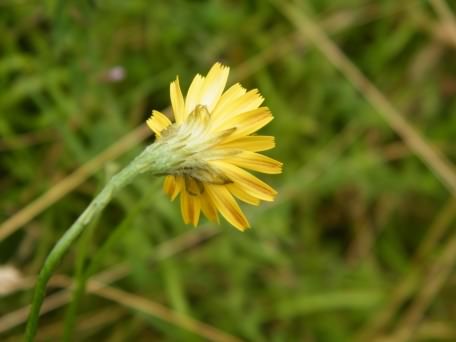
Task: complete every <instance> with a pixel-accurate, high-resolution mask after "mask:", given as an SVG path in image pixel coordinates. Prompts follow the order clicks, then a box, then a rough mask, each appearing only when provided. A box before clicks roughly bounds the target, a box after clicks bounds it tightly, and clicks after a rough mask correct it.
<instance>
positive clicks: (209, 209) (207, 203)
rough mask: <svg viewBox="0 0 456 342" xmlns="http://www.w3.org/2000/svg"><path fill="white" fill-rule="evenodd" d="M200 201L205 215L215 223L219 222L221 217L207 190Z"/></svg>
mask: <svg viewBox="0 0 456 342" xmlns="http://www.w3.org/2000/svg"><path fill="white" fill-rule="evenodd" d="M200 201H201V211H202V212H203V213H204V215H205V216H206V217H207V218H208V219H209V220H210V221H211V222H214V223H219V218H218V215H217V209H216V208H215V205H214V203H212V200H211V198H210V197H209V195H208V194H207V191H206V189H205V191H204V192H203V193H202V194H201V195H200Z"/></svg>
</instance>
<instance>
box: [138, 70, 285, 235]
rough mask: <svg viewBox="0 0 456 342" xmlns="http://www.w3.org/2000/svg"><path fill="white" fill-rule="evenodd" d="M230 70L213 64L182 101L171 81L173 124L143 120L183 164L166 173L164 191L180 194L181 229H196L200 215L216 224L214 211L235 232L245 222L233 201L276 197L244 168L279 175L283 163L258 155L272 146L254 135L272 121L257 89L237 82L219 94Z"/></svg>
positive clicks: (158, 116) (160, 118) (158, 117)
mask: <svg viewBox="0 0 456 342" xmlns="http://www.w3.org/2000/svg"><path fill="white" fill-rule="evenodd" d="M228 73H229V68H228V67H226V66H223V65H222V64H220V63H216V64H214V66H212V68H211V69H210V70H209V73H208V74H207V76H206V77H204V76H201V75H199V74H197V75H196V76H195V78H194V79H193V81H192V83H191V85H190V88H189V89H188V92H187V96H186V97H185V99H184V97H183V95H182V92H181V90H180V86H179V79H178V78H176V80H175V81H174V82H172V83H171V85H170V95H171V104H172V108H173V113H174V119H175V122H174V123H172V122H171V121H170V120H169V119H168V117H167V116H166V115H164V114H162V113H160V112H158V111H153V113H152V116H151V117H150V118H149V119H148V120H147V124H148V126H149V127H150V128H151V129H152V131H154V133H155V134H156V139H157V140H156V143H162V144H167V145H169V146H172V147H173V149H171V150H172V151H175V152H173V153H179V154H182V162H181V163H180V164H179V165H177V166H176V167H174V168H173V169H172V170H169V171H168V172H167V176H166V178H165V182H164V190H165V192H166V193H167V194H168V195H169V196H170V198H171V199H172V200H174V199H175V198H176V197H177V196H178V195H179V194H180V195H181V196H180V201H181V211H182V216H183V219H184V222H185V223H186V224H189V223H191V224H193V225H195V226H196V225H197V224H198V221H199V216H200V212H201V211H202V212H203V213H204V214H205V216H206V217H207V218H208V219H209V220H211V221H213V222H219V220H218V212H220V213H221V214H222V216H223V217H225V219H226V220H227V221H228V222H229V223H231V224H232V225H233V226H235V227H236V228H238V229H240V230H245V229H246V228H249V227H250V225H249V222H248V221H247V218H246V217H245V215H244V214H243V212H242V210H241V209H240V207H239V205H238V203H237V201H236V199H235V198H237V199H239V200H241V201H243V202H246V203H249V204H253V205H258V204H259V203H260V201H262V200H263V201H273V200H274V197H275V195H276V194H277V192H276V191H275V190H274V189H272V188H271V187H270V186H269V185H267V184H266V183H264V182H262V181H261V180H259V179H258V178H256V177H255V176H253V175H252V174H251V173H249V172H247V171H245V170H244V169H249V170H252V171H258V172H262V173H268V174H277V173H281V172H282V163H280V162H278V161H276V160H274V159H271V158H269V157H266V156H264V155H262V154H259V153H257V152H260V151H265V150H269V149H271V148H273V147H274V146H275V143H274V137H272V136H261V135H253V133H255V132H256V131H258V130H259V129H260V128H262V127H263V126H265V125H266V124H267V123H269V122H270V121H271V120H272V118H273V117H272V114H271V112H270V111H269V109H268V107H260V105H261V104H262V102H263V97H262V96H261V95H260V94H259V92H258V90H257V89H254V90H250V91H246V89H244V88H243V87H242V86H241V85H240V84H239V83H236V84H235V85H233V86H231V87H230V88H229V89H228V90H226V91H225V92H223V90H224V89H225V85H226V82H227V79H228Z"/></svg>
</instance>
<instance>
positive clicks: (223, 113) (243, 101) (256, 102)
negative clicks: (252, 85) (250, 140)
mask: <svg viewBox="0 0 456 342" xmlns="http://www.w3.org/2000/svg"><path fill="white" fill-rule="evenodd" d="M263 100H264V99H263V97H262V96H261V95H260V93H259V92H258V90H257V89H253V90H250V91H249V92H247V93H245V94H244V95H242V96H240V97H238V98H237V99H235V100H233V101H227V102H226V103H225V104H224V105H217V106H216V107H215V109H214V111H213V112H212V117H213V120H214V125H217V124H218V123H219V122H223V121H226V120H228V119H230V118H231V117H234V116H236V115H238V114H241V113H244V112H248V111H251V110H254V109H256V108H258V107H259V106H260V105H261V103H262V102H263Z"/></svg>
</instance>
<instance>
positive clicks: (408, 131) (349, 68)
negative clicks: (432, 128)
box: [272, 0, 456, 197]
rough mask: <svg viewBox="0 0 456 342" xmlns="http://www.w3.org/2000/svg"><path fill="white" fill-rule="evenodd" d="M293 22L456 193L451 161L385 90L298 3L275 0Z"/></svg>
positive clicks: (455, 175)
mask: <svg viewBox="0 0 456 342" xmlns="http://www.w3.org/2000/svg"><path fill="white" fill-rule="evenodd" d="M272 2H273V3H275V4H276V5H277V7H278V8H279V9H280V10H281V11H282V13H283V14H284V15H285V16H286V17H287V18H288V19H289V20H290V22H291V23H292V24H293V25H294V26H295V27H296V29H298V30H299V31H300V32H301V33H302V34H303V35H304V36H306V37H307V38H308V39H309V40H310V41H311V42H312V43H313V44H314V45H315V46H316V47H317V48H318V49H319V50H320V51H321V53H322V54H323V55H324V56H325V57H326V58H327V59H328V61H330V62H331V63H332V64H333V65H334V66H335V67H336V68H337V69H338V70H339V71H340V72H341V73H342V74H343V75H344V76H345V77H346V78H347V79H348V80H349V81H350V82H351V83H352V84H353V86H354V87H355V88H356V89H357V90H358V91H359V92H360V93H361V94H362V95H363V96H364V97H365V99H366V100H367V101H368V102H369V103H370V104H371V106H372V107H373V108H374V109H375V110H376V111H377V112H378V113H379V114H380V115H381V116H382V117H383V118H384V119H385V120H386V122H387V123H388V124H389V126H390V127H391V128H392V129H393V130H394V131H395V132H396V133H397V134H398V135H399V136H400V137H401V138H402V139H403V140H404V142H405V143H406V144H407V146H408V147H409V148H410V150H412V151H413V152H414V153H415V154H416V155H417V156H418V157H419V158H420V159H421V160H422V161H423V162H424V163H425V164H426V165H427V166H428V167H429V169H430V170H431V171H432V172H433V174H434V175H435V176H436V177H437V178H438V179H440V181H441V182H442V183H443V184H444V185H445V186H446V188H447V189H448V191H449V192H450V193H451V194H452V195H453V196H455V197H456V174H455V172H454V169H453V165H451V163H450V161H449V160H448V159H447V158H446V157H445V156H444V155H442V154H441V153H439V152H438V151H437V150H435V149H434V148H433V147H432V146H431V144H429V143H428V142H427V141H426V140H425V139H424V138H423V137H422V136H421V135H420V133H419V132H418V131H417V130H416V129H415V128H414V127H413V126H412V125H411V124H410V123H409V122H408V121H407V120H406V119H405V118H404V117H403V116H402V115H401V113H400V112H399V111H398V110H397V109H396V107H394V106H393V105H392V104H391V102H390V101H389V100H388V99H387V98H386V97H385V96H384V95H383V94H382V92H381V91H380V90H379V89H378V88H377V87H376V86H375V85H374V84H373V83H372V82H371V81H370V80H369V79H368V78H367V77H366V76H364V74H363V73H362V72H361V71H360V70H359V69H358V68H357V67H356V65H355V64H353V63H352V62H351V60H350V59H349V58H348V57H347V56H346V55H345V54H344V53H343V52H342V51H341V50H340V49H339V47H338V46H337V45H336V44H335V43H334V42H333V41H332V40H331V39H330V38H329V37H328V35H327V34H326V33H325V32H324V31H323V30H322V29H321V28H320V26H319V25H318V24H316V23H315V22H314V21H313V20H312V19H310V17H308V16H307V15H306V14H305V13H303V11H302V10H301V9H299V8H298V7H297V6H294V5H292V4H289V3H287V2H285V1H279V0H272Z"/></svg>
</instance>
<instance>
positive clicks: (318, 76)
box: [0, 0, 456, 341]
mask: <svg viewBox="0 0 456 342" xmlns="http://www.w3.org/2000/svg"><path fill="white" fill-rule="evenodd" d="M447 3H449V4H450V5H452V4H451V3H452V1H447ZM277 4H279V5H277ZM453 5H454V3H453ZM297 9H299V10H300V11H302V12H303V13H306V15H310V16H311V17H313V18H314V19H315V20H316V21H317V22H318V23H319V25H320V26H321V27H322V28H323V29H325V30H326V31H327V32H328V34H329V35H330V37H332V39H334V41H335V42H336V43H337V44H338V46H339V47H340V48H341V49H342V50H343V51H344V52H345V53H346V54H347V56H348V57H349V58H350V59H351V60H352V62H353V63H354V64H355V65H357V67H359V69H360V70H362V71H363V72H364V73H365V74H366V75H367V76H368V77H369V79H370V80H371V81H372V82H373V83H374V84H376V85H377V86H378V87H379V88H380V89H381V90H382V92H383V93H384V94H385V95H386V97H387V98H388V99H389V100H390V101H391V102H392V103H393V104H394V105H395V106H397V108H399V109H400V111H401V113H402V115H403V116H404V117H405V118H406V119H407V120H409V121H410V122H411V123H412V124H413V125H414V127H416V128H417V129H418V130H419V131H420V133H421V134H422V135H423V136H424V137H425V139H426V141H427V142H428V143H429V144H431V145H433V146H435V147H436V148H438V149H439V150H440V151H441V152H442V153H443V154H445V155H446V156H447V157H448V158H449V159H450V160H452V161H453V162H454V161H455V159H456V145H455V137H456V101H455V99H456V96H455V94H456V74H455V72H456V59H455V58H454V53H455V45H454V43H452V40H451V36H450V33H449V32H450V31H446V30H445V29H444V27H443V26H442V20H441V18H440V17H439V16H438V15H436V13H435V11H434V10H433V8H432V7H431V6H430V5H429V4H428V3H427V2H426V1H419V0H412V1H396V0H385V1H364V0H349V1H342V0H332V1H329V0H325V1H320V0H309V1H304V0H301V1H297ZM454 9H455V8H454V7H453V11H454ZM215 61H221V62H224V63H226V64H227V65H229V66H231V68H232V74H231V78H230V83H233V82H236V81H241V82H242V83H243V84H245V85H246V86H248V87H256V88H259V89H260V90H261V92H262V94H263V95H264V97H265V98H266V105H268V106H269V107H270V108H271V110H272V112H273V113H274V115H275V120H274V121H273V122H272V123H271V124H270V125H269V126H268V127H267V128H266V129H265V130H264V131H263V132H264V133H267V134H272V135H275V136H276V137H277V148H276V149H275V150H273V151H272V152H271V153H269V155H271V156H272V157H274V158H276V159H278V160H281V161H283V162H284V173H283V175H280V176H278V177H271V178H270V179H269V178H268V179H267V181H268V183H270V184H273V185H274V186H275V187H276V188H277V189H279V193H280V195H279V197H278V199H277V201H276V202H274V203H271V204H267V205H264V206H261V207H258V208H256V207H253V208H248V209H247V208H245V209H246V213H247V216H248V217H249V219H250V221H251V222H252V226H253V229H251V230H250V231H248V232H246V233H239V232H238V231H235V230H234V229H232V228H230V227H228V225H225V224H223V225H222V226H221V227H209V229H212V228H214V229H216V232H217V234H215V235H213V236H212V235H211V236H212V237H211V238H210V239H208V241H206V242H205V243H201V244H195V245H193V246H192V247H191V248H188V249H185V250H183V251H180V252H179V253H177V254H175V255H172V256H168V257H164V258H161V260H160V261H159V262H157V263H150V262H149V260H150V258H151V257H153V256H154V255H155V253H156V251H157V250H159V248H160V246H162V244H166V243H168V242H169V241H170V240H172V239H174V238H176V237H179V236H181V235H183V234H192V235H190V236H193V235H194V236H198V234H201V233H200V231H201V232H205V230H204V229H207V227H206V228H196V229H194V228H192V227H187V226H185V225H184V224H183V223H182V221H181V217H180V212H179V210H180V209H179V205H178V203H170V202H169V201H168V199H167V198H166V197H165V195H164V194H163V193H162V191H161V188H160V187H161V185H160V184H161V180H158V179H154V178H152V177H148V176H147V175H145V176H143V177H142V178H140V179H137V180H136V181H135V182H134V184H132V185H131V186H130V187H128V188H127V189H126V190H124V191H122V193H121V194H120V195H119V196H118V197H117V198H116V200H115V201H114V202H113V203H112V204H111V205H110V206H109V207H108V208H107V210H106V211H105V213H104V214H103V216H102V217H101V218H100V219H99V220H98V222H97V224H96V226H94V227H92V228H91V230H90V232H88V233H86V234H85V235H84V236H83V238H82V240H81V241H82V242H81V243H79V244H77V245H75V246H74V248H73V249H72V251H71V252H70V253H69V255H68V256H67V257H66V258H65V260H64V262H63V263H62V265H61V266H60V267H59V269H58V273H59V274H66V275H68V276H71V277H73V276H74V275H75V274H76V273H77V272H76V270H77V269H78V267H79V266H80V264H81V260H79V261H78V257H77V256H78V255H81V253H83V252H82V251H83V250H84V249H87V258H86V259H87V260H83V261H82V264H83V265H86V264H87V265H88V264H89V263H90V262H91V260H92V258H93V257H94V256H95V255H98V254H97V253H99V251H100V248H101V246H102V245H103V244H104V243H105V242H106V241H107V239H108V237H110V236H111V234H112V233H113V232H114V231H115V232H116V233H115V234H116V235H115V237H114V238H113V239H112V240H111V242H110V245H109V247H108V248H106V250H105V251H104V252H103V253H102V254H99V255H100V256H99V257H97V258H98V259H97V260H98V261H97V263H96V268H95V273H99V272H102V271H103V270H105V269H107V268H110V267H113V266H115V265H118V264H120V263H126V265H127V266H128V269H129V272H128V274H127V275H126V276H125V277H124V278H123V279H122V280H121V281H119V282H116V283H114V284H113V286H115V287H118V288H120V289H123V290H125V291H127V292H131V293H134V294H136V295H138V296H140V297H142V298H143V299H144V300H152V301H155V302H159V303H162V304H164V305H165V306H167V307H169V308H171V309H172V310H174V311H176V312H178V313H181V314H184V315H187V316H190V317H193V318H195V319H198V320H200V321H203V322H205V323H207V324H209V325H212V326H214V327H217V328H218V329H220V330H222V331H225V332H228V333H230V334H232V335H234V336H237V337H239V338H241V339H245V340H251V341H297V340H300V341H343V340H347V341H352V340H354V339H355V337H359V336H366V335H363V333H364V332H365V331H366V329H367V330H371V329H370V328H369V327H371V326H372V324H373V322H375V321H376V320H378V317H379V313H381V312H387V317H389V318H390V321H389V323H388V324H384V326H383V328H384V329H383V331H375V330H372V332H373V333H374V335H376V336H379V335H381V334H382V333H384V334H386V335H388V334H391V333H393V332H394V331H396V330H395V329H399V328H400V327H401V326H402V325H403V324H405V326H406V323H404V320H402V318H403V317H406V315H407V314H408V313H409V311H407V310H409V309H410V308H411V310H413V305H414V303H415V302H416V301H417V300H419V293H420V292H419V291H420V290H421V289H422V288H427V287H428V286H430V284H429V282H430V280H432V279H433V278H432V277H429V272H430V270H431V269H432V265H433V263H434V262H435V261H436V260H438V258H439V256H440V255H441V253H442V251H443V250H444V248H445V246H446V242H447V241H448V240H450V238H451V237H452V236H453V235H454V234H455V233H454V219H453V216H454V214H455V213H456V212H455V208H454V206H453V207H450V209H447V210H446V211H445V212H444V213H445V215H446V217H445V218H446V219H447V222H445V221H444V220H445V218H444V219H443V220H441V219H440V221H438V220H439V217H441V213H442V210H443V209H444V208H448V205H449V204H448V203H449V202H450V201H451V195H450V194H449V192H448V191H447V189H446V188H445V187H444V186H443V185H442V184H441V183H440V182H439V180H438V179H437V178H436V177H435V176H434V175H433V173H432V171H431V170H430V169H429V168H427V167H426V166H425V165H424V164H423V163H422V162H421V161H420V160H419V159H418V158H417V157H416V156H415V155H414V154H412V153H411V152H410V150H409V149H408V147H407V145H406V144H405V143H404V142H403V141H402V140H401V139H400V138H398V136H397V135H396V134H395V133H394V132H393V131H392V129H391V127H389V126H388V125H387V124H386V123H385V122H384V121H383V120H382V119H381V117H380V116H379V115H378V113H377V112H376V111H375V110H374V109H373V108H372V107H371V106H370V105H369V104H368V102H367V101H366V99H365V97H364V95H363V94H362V93H359V92H357V91H356V90H354V88H353V87H352V86H351V85H350V83H349V82H348V81H347V80H346V79H345V78H344V77H343V76H342V75H341V74H340V73H339V72H338V71H337V70H335V69H334V67H333V66H332V65H331V64H330V63H329V62H328V61H327V59H326V58H325V57H324V56H323V55H322V54H321V53H319V52H318V51H317V50H316V49H315V48H314V47H313V46H311V45H309V44H308V42H307V40H306V39H305V37H302V35H300V34H299V33H298V32H297V31H296V28H295V27H294V26H293V25H292V24H291V23H290V22H289V20H288V19H287V18H286V17H285V16H284V15H283V14H282V13H281V11H280V1H274V2H268V1H253V0H252V1H228V0H225V1H221V0H220V1H183V0H169V1H146V0H143V1H139V0H131V1H119V0H110V1H109V0H105V1H95V0H93V1H88V0H84V1H79V2H74V3H70V2H68V3H67V2H65V1H43V2H38V1H20V0H17V1H13V0H4V1H0V173H1V177H0V193H1V197H0V222H3V221H5V220H6V219H8V218H10V217H11V216H12V215H14V214H15V213H16V212H18V211H19V210H21V208H23V207H24V206H26V205H27V204H28V203H30V202H31V201H32V200H34V199H35V198H37V197H38V196H40V195H41V194H43V193H44V192H46V191H47V190H48V189H51V188H52V187H53V185H55V184H56V183H57V182H59V181H60V180H62V179H63V178H64V177H66V176H67V175H69V174H70V173H71V172H72V171H74V170H75V169H77V168H78V167H80V166H81V165H84V164H85V163H86V162H87V161H89V160H90V159H91V158H93V157H95V156H97V155H98V154H99V153H100V152H102V151H103V150H104V149H106V148H107V147H109V146H111V145H112V144H113V143H115V142H116V141H118V140H119V139H120V137H122V136H123V135H125V134H127V133H128V132H130V131H132V130H133V129H134V128H135V127H137V126H138V125H140V124H143V123H144V121H145V119H146V118H147V117H148V115H149V114H150V112H151V110H152V109H154V108H155V109H164V108H166V107H167V106H168V104H169V94H168V85H169V82H170V81H171V80H172V79H174V77H175V76H176V75H177V74H179V75H180V80H181V83H182V85H183V88H184V89H186V88H187V87H188V84H189V82H190V80H191V78H192V77H193V75H194V74H195V73H197V72H202V73H205V72H206V71H207V70H208V68H209V67H210V66H211V65H212V64H213V62H215ZM152 141H153V138H152V136H151V137H150V138H149V140H148V141H147V142H148V143H150V142H152ZM143 147H144V146H137V147H135V148H134V149H133V150H131V151H130V152H129V153H127V154H126V155H123V156H122V157H121V158H119V159H117V160H115V161H113V162H110V163H108V164H107V165H105V167H104V168H102V169H100V170H99V171H98V172H97V173H96V174H95V175H94V176H93V177H91V178H89V180H87V181H86V182H84V183H83V184H82V185H80V186H79V187H77V189H76V190H75V191H73V192H71V193H68V194H67V195H66V196H65V197H64V198H63V199H61V200H59V201H58V202H57V203H55V204H53V205H51V206H50V207H48V208H46V210H44V211H43V212H42V213H40V215H38V216H37V217H36V218H34V219H33V220H32V221H31V222H28V223H27V224H26V225H25V226H24V227H22V228H21V229H20V230H18V231H17V232H15V233H14V234H12V235H11V236H9V237H8V238H7V239H5V240H4V241H1V242H0V264H9V265H13V266H14V267H16V268H17V269H18V270H20V271H21V273H22V274H23V275H24V276H30V277H33V276H34V275H36V274H37V272H38V271H39V268H40V266H41V265H42V263H43V261H44V258H45V256H46V255H47V253H48V252H49V250H50V248H51V247H52V245H53V244H54V243H55V242H56V241H57V240H58V238H59V237H60V236H61V235H62V233H63V232H64V231H65V229H67V228H68V227H69V226H70V225H71V223H72V222H73V221H74V219H75V218H76V217H77V216H78V215H79V214H80V213H81V212H82V210H83V209H84V208H85V206H86V205H87V204H88V203H89V201H90V200H91V198H92V197H93V196H94V194H95V193H96V192H97V191H98V190H99V189H100V188H101V187H102V186H103V184H104V183H105V182H106V179H107V177H109V176H110V175H112V173H113V172H115V171H116V170H118V169H119V168H120V167H121V166H123V165H125V164H126V163H127V162H128V161H129V160H130V159H131V158H133V157H134V156H135V155H136V154H137V153H138V152H139V151H141V149H142V148H143ZM441 221H444V222H443V224H442V223H441ZM436 222H440V225H439V223H437V224H436ZM203 225H208V224H207V223H206V222H205V221H204V222H203ZM439 229H440V230H441V231H442V235H441V236H440V238H439V239H438V240H437V241H435V243H433V242H431V249H430V250H427V251H426V252H425V253H424V255H421V258H418V259H417V258H416V257H415V255H416V253H417V250H418V249H419V248H423V247H420V246H422V245H423V243H426V241H429V240H428V239H429V237H428V236H429V235H428V234H432V232H434V231H438V230H439ZM82 255H83V254H82ZM78 265H79V266H78ZM445 265H446V267H447V268H448V267H450V268H451V267H453V266H452V264H451V263H450V264H445ZM411 275H412V276H411ZM410 277H411V279H412V280H411V291H410V292H409V294H408V295H407V296H404V297H402V298H401V302H400V305H399V306H398V308H397V309H396V308H395V309H388V305H389V304H388V303H390V302H391V300H392V298H395V296H396V295H397V294H396V292H395V289H396V288H397V287H398V286H400V284H403V282H404V281H405V279H407V278H410ZM0 280H1V278H0ZM455 284H456V282H455V278H454V275H453V276H452V277H451V276H450V277H449V278H448V281H446V282H445V283H444V284H443V285H442V287H441V289H440V291H439V292H438V293H436V294H435V297H433V298H432V301H431V302H430V305H428V306H426V308H425V309H426V310H425V311H424V313H425V315H424V316H423V317H420V318H421V319H420V321H419V323H420V324H419V325H418V327H417V331H416V334H415V337H414V338H415V340H423V341H424V340H426V341H429V340H440V339H447V340H452V339H453V338H454V339H456V331H455V330H454V329H455V327H454V324H453V323H454V321H455V320H456V314H455V313H456V300H455ZM52 291H56V290H52ZM52 291H51V292H52ZM51 292H50V293H51ZM0 296H2V295H1V294H0ZM30 298H31V291H30V290H29V288H27V289H25V290H23V289H22V290H19V289H18V290H17V291H15V292H14V293H9V294H7V295H3V296H2V297H0V328H1V327H2V325H1V322H2V321H1V320H2V317H3V318H5V317H6V315H7V314H8V313H12V312H14V311H15V310H18V309H19V308H21V307H23V306H26V305H27V304H28V303H30ZM111 309H112V310H113V311H115V310H118V311H116V312H119V315H118V316H116V317H117V318H114V319H111V320H109V319H107V320H105V321H103V322H102V323H99V324H94V326H92V327H91V328H90V329H89V328H84V325H83V326H82V328H81V329H80V331H79V332H78V335H77V336H78V338H76V340H84V341H92V340H93V341H130V340H132V341H136V340H141V341H146V340H147V341H150V340H168V341H176V340H185V341H187V340H190V341H192V340H198V339H199V337H197V335H196V334H193V333H190V332H188V331H187V330H186V329H184V328H181V327H178V326H175V325H172V324H169V323H166V322H164V321H163V320H162V319H161V318H158V317H152V316H150V315H147V314H144V313H140V312H138V311H135V310H131V309H129V308H126V307H123V306H121V305H120V304H115V303H114V304H113V303H112V302H110V301H108V300H106V299H101V298H100V297H98V296H95V295H93V294H86V295H85V296H84V297H83V299H82V301H81V303H79V309H78V318H79V322H81V323H84V321H87V317H91V315H96V314H97V313H100V312H101V313H102V312H105V311H106V310H108V311H109V310H111ZM103 310H105V311H103ZM64 315H65V307H60V308H58V309H56V310H54V311H53V312H52V313H49V314H46V315H44V316H43V317H42V318H41V320H40V331H39V335H40V334H41V336H42V338H44V339H46V338H48V340H59V339H60V336H61V333H62V329H63V325H64V323H63V322H64ZM21 322H23V321H20V320H19V321H18V324H16V325H15V326H14V327H11V328H8V329H4V330H3V331H1V332H0V339H1V340H2V341H3V340H7V339H10V340H12V341H13V340H17V339H18V336H19V335H20V334H21V332H22V331H23V323H21ZM53 329H54V330H53ZM46 334H48V335H46ZM46 336H48V337H46Z"/></svg>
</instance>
